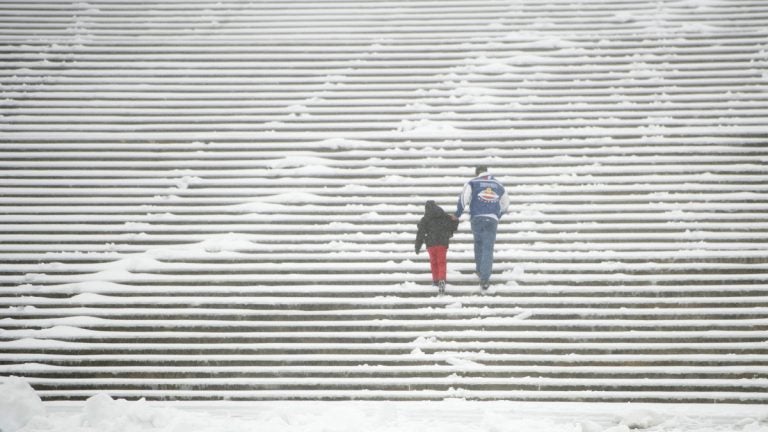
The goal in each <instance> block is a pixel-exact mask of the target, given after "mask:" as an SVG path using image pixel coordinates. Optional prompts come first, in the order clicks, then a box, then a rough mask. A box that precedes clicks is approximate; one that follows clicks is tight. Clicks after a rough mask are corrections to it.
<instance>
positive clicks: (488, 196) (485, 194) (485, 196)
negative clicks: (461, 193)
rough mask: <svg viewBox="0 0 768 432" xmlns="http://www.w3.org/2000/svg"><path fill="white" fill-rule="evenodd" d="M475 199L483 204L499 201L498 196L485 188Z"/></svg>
mask: <svg viewBox="0 0 768 432" xmlns="http://www.w3.org/2000/svg"><path fill="white" fill-rule="evenodd" d="M477 197H478V198H480V201H485V202H496V201H498V200H499V195H498V194H496V192H494V191H493V189H491V188H485V190H483V191H482V192H480V193H479V194H477Z"/></svg>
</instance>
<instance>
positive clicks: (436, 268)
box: [427, 246, 448, 282]
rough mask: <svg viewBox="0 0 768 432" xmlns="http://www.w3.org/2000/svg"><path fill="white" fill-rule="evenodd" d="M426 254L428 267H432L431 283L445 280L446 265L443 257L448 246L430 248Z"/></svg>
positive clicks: (446, 252)
mask: <svg viewBox="0 0 768 432" xmlns="http://www.w3.org/2000/svg"><path fill="white" fill-rule="evenodd" d="M427 252H429V265H430V267H432V282H437V281H439V280H445V268H446V265H447V263H446V258H445V257H446V255H447V254H448V246H430V247H428V248H427Z"/></svg>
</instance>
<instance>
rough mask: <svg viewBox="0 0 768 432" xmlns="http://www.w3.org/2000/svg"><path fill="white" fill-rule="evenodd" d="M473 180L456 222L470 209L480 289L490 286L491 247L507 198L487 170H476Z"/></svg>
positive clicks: (462, 197)
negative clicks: (466, 209) (465, 210)
mask: <svg viewBox="0 0 768 432" xmlns="http://www.w3.org/2000/svg"><path fill="white" fill-rule="evenodd" d="M475 175H476V177H475V178H473V179H472V180H470V181H468V182H467V183H466V184H465V185H464V189H463V190H462V191H461V195H459V203H458V205H457V206H456V213H455V217H456V219H458V218H460V217H461V215H462V214H463V213H464V209H465V208H466V207H467V206H469V216H470V223H471V225H472V235H473V236H474V239H475V271H476V273H477V275H478V277H479V278H480V288H482V289H483V290H484V291H485V290H487V289H488V287H489V286H490V280H491V272H492V271H493V246H494V244H495V243H496V229H497V228H498V226H499V220H500V219H501V216H502V215H503V214H504V213H505V212H506V211H507V208H508V207H509V195H507V190H506V189H505V188H504V185H502V184H501V183H500V182H499V181H498V180H496V179H495V178H494V177H493V176H492V175H490V174H489V173H488V168H487V167H484V166H479V167H477V168H476V169H475Z"/></svg>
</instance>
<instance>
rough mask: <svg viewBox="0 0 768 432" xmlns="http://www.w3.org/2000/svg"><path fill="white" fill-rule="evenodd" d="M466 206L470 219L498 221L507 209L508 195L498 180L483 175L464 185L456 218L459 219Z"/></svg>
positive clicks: (486, 174) (485, 174) (488, 175)
mask: <svg viewBox="0 0 768 432" xmlns="http://www.w3.org/2000/svg"><path fill="white" fill-rule="evenodd" d="M467 206H469V216H470V218H473V217H477V216H483V217H490V218H494V219H496V220H499V219H500V218H501V215H503V214H504V213H505V212H506V211H507V208H508V207H509V195H507V190H506V189H505V188H504V186H503V185H502V184H501V183H499V182H498V180H496V179H495V178H494V177H493V176H492V175H490V174H488V173H483V174H480V175H479V176H477V177H475V178H473V179H472V180H470V181H468V182H467V184H465V185H464V190H462V191H461V195H459V203H458V205H457V206H456V217H457V218H458V217H461V215H462V213H464V209H465V208H466V207H467Z"/></svg>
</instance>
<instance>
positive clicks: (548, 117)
mask: <svg viewBox="0 0 768 432" xmlns="http://www.w3.org/2000/svg"><path fill="white" fill-rule="evenodd" d="M767 49H768V4H766V3H764V2H760V1H755V0H732V1H717V0H679V1H640V0H611V1H607V0H606V1H576V0H549V1H546V2H539V1H535V0H530V1H501V0H477V1H471V0H440V1H432V0H413V1H405V0H392V1H384V0H380V1H379V0H376V1H374V0H370V1H360V2H351V1H344V0H335V1H322V2H302V1H294V0H285V1H280V2H269V1H250V2H249V1H243V2H235V1H228V0H223V1H216V2H214V1H196V0H187V1H176V0H173V1H163V2H161V1H156V2H154V3H152V2H149V1H141V2H138V1H125V0H120V1H117V0H114V1H109V0H104V1H89V2H76V3H73V2H63V1H54V0H49V1H24V2H21V1H19V2H10V1H5V2H2V3H0V51H1V52H2V56H1V57H0V65H1V67H0V115H2V117H0V221H1V223H0V285H1V286H0V308H2V309H0V328H1V330H0V375H20V376H24V377H26V378H27V379H28V380H29V382H30V383H31V384H32V385H33V386H34V387H35V389H37V390H38V392H39V394H40V395H41V396H42V397H43V398H45V399H49V400H50V399H82V398H86V397H89V396H91V395H94V394H96V393H98V392H107V393H109V394H110V395H112V396H115V397H131V398H134V397H147V398H150V399H158V398H167V399H219V398H229V399H442V398H449V397H465V398H472V399H513V400H586V401H593V400H608V401H628V400H630V401H687V402H704V401H728V402H751V403H757V402H760V403H764V402H766V401H767V400H768V394H766V389H768V283H766V282H767V280H768V169H767V168H768V164H767V163H766V162H767V161H768V91H767V90H768V68H767V67H766V66H767V65H768V53H767V51H766V50H767ZM477 164H487V165H489V166H490V167H491V168H492V171H493V172H494V173H495V174H496V175H497V176H498V177H499V178H500V179H501V180H502V181H503V182H504V183H505V184H506V185H507V187H508V190H509V192H510V196H511V198H512V206H511V209H510V213H509V214H508V215H507V216H506V217H505V218H504V220H503V223H502V224H501V226H500V233H499V238H498V242H497V248H496V250H497V259H496V265H495V277H494V280H493V282H494V284H493V287H492V289H491V294H490V295H480V293H479V292H478V288H477V286H476V280H475V277H474V275H472V274H471V271H472V269H473V264H472V252H471V248H472V246H471V234H470V233H469V226H468V225H469V224H468V223H467V222H463V223H462V225H461V227H460V230H461V231H460V233H459V234H458V235H457V236H456V237H455V239H454V243H453V244H452V246H451V249H450V251H449V286H448V295H446V296H444V297H438V296H436V295H435V292H434V291H433V290H432V288H431V287H430V286H429V285H430V277H429V274H428V268H429V266H428V263H427V261H426V256H425V255H426V254H424V253H422V254H421V255H419V256H416V255H414V252H413V240H414V237H415V223H416V221H417V220H418V218H419V217H420V215H421V212H422V209H423V203H424V202H425V201H426V200H427V199H436V200H437V201H438V203H440V204H441V205H443V206H444V207H445V208H446V209H447V210H450V211H452V210H453V208H454V205H455V199H456V196H457V194H458V192H459V191H460V189H461V187H462V184H463V182H464V181H466V180H467V179H468V178H469V177H470V176H471V175H472V173H473V171H474V166H475V165H477Z"/></svg>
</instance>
